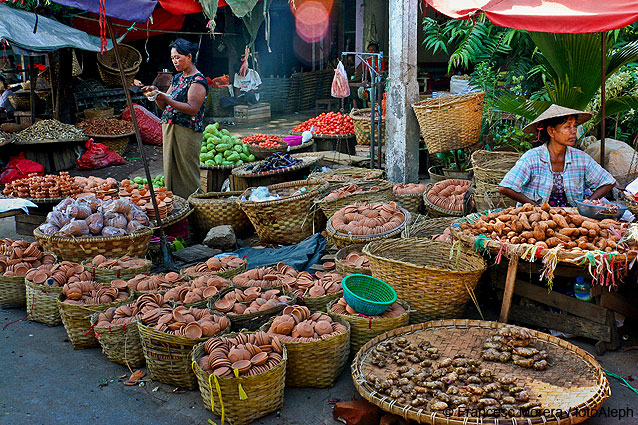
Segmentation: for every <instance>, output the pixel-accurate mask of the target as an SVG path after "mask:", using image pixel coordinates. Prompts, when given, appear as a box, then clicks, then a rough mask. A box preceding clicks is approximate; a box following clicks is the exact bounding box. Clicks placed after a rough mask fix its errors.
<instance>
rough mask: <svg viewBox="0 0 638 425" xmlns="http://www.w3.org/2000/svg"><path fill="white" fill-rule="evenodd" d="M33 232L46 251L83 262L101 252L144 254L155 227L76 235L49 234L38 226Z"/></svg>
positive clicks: (107, 255)
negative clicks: (123, 232) (120, 233)
mask: <svg viewBox="0 0 638 425" xmlns="http://www.w3.org/2000/svg"><path fill="white" fill-rule="evenodd" d="M33 236H35V238H36V239H37V241H38V242H39V243H40V245H41V246H42V249H43V250H45V251H50V252H53V253H54V254H55V255H57V257H58V259H59V260H60V261H65V260H66V261H76V262H82V261H84V260H90V259H92V258H93V257H95V256H96V255H98V254H102V255H104V256H105V257H108V258H118V257H123V256H125V255H128V256H129V257H139V258H144V256H145V255H146V251H147V250H148V244H149V242H150V241H151V236H153V231H152V230H151V229H149V228H147V227H145V228H142V229H140V230H137V231H135V232H133V233H131V234H128V235H125V236H91V237H72V236H56V235H45V234H44V233H42V232H41V231H40V229H39V228H36V229H35V230H34V231H33Z"/></svg>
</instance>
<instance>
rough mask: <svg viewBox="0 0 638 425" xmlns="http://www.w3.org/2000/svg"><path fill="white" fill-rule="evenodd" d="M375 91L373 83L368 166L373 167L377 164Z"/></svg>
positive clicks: (371, 89)
mask: <svg viewBox="0 0 638 425" xmlns="http://www.w3.org/2000/svg"><path fill="white" fill-rule="evenodd" d="M364 72H365V71H364ZM375 80H376V78H375ZM376 91H377V88H376V86H375V85H374V83H373V84H372V87H371V88H370V168H375V167H376V165H377V164H376V161H375V160H374V157H375V152H374V148H375V146H376V140H375V129H376V122H375V112H376V107H375V101H376Z"/></svg>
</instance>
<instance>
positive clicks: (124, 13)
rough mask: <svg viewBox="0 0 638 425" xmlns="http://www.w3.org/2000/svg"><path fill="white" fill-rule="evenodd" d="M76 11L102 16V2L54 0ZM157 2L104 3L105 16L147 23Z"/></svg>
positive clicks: (119, 0) (126, 0) (117, 0)
mask: <svg viewBox="0 0 638 425" xmlns="http://www.w3.org/2000/svg"><path fill="white" fill-rule="evenodd" d="M53 2H54V3H59V4H63V5H65V6H69V7H75V8H76V9H80V10H86V11H89V12H93V13H97V14H98V15H100V14H101V13H100V0H53ZM156 5H157V0H108V1H104V15H105V16H110V17H111V18H119V19H124V20H126V21H132V22H146V20H147V19H148V18H149V16H151V13H153V9H155V6H156Z"/></svg>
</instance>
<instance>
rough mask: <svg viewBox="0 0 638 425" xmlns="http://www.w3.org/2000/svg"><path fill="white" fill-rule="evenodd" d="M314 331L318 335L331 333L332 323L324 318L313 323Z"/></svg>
mask: <svg viewBox="0 0 638 425" xmlns="http://www.w3.org/2000/svg"><path fill="white" fill-rule="evenodd" d="M315 332H317V333H318V334H319V335H326V334H329V333H332V324H330V323H329V322H327V321H325V320H321V321H319V322H317V323H316V324H315Z"/></svg>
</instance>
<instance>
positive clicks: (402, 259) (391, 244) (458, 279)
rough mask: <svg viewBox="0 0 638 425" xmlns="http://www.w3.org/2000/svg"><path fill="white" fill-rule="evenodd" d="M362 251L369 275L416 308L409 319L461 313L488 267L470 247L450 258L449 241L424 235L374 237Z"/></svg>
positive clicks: (417, 321)
mask: <svg viewBox="0 0 638 425" xmlns="http://www.w3.org/2000/svg"><path fill="white" fill-rule="evenodd" d="M363 253H364V254H365V255H367V256H368V260H369V261H370V268H371V269H372V276H374V277H376V278H379V279H381V280H383V281H384V282H386V283H388V284H389V285H390V286H392V287H393V288H394V290H395V291H396V292H397V296H398V297H399V298H400V299H402V300H403V301H405V302H407V303H408V304H410V307H412V308H413V309H414V310H416V311H415V312H413V313H412V314H411V315H410V322H411V323H420V322H425V321H427V320H432V319H448V318H457V317H460V316H461V315H462V314H463V311H464V310H465V306H466V304H467V302H468V301H469V300H470V297H471V293H472V292H473V291H474V288H475V287H476V284H477V283H478V280H479V278H480V277H481V275H482V274H483V272H484V271H485V270H486V269H487V265H486V264H485V260H484V259H483V257H481V256H480V255H479V254H477V253H476V252H474V251H472V250H471V249H469V248H463V249H461V250H460V251H455V254H454V255H453V256H452V258H450V245H449V244H447V243H445V242H435V241H427V240H424V239H415V238H410V239H393V240H385V241H375V242H371V243H369V244H368V245H366V246H365V247H364V248H363Z"/></svg>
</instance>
